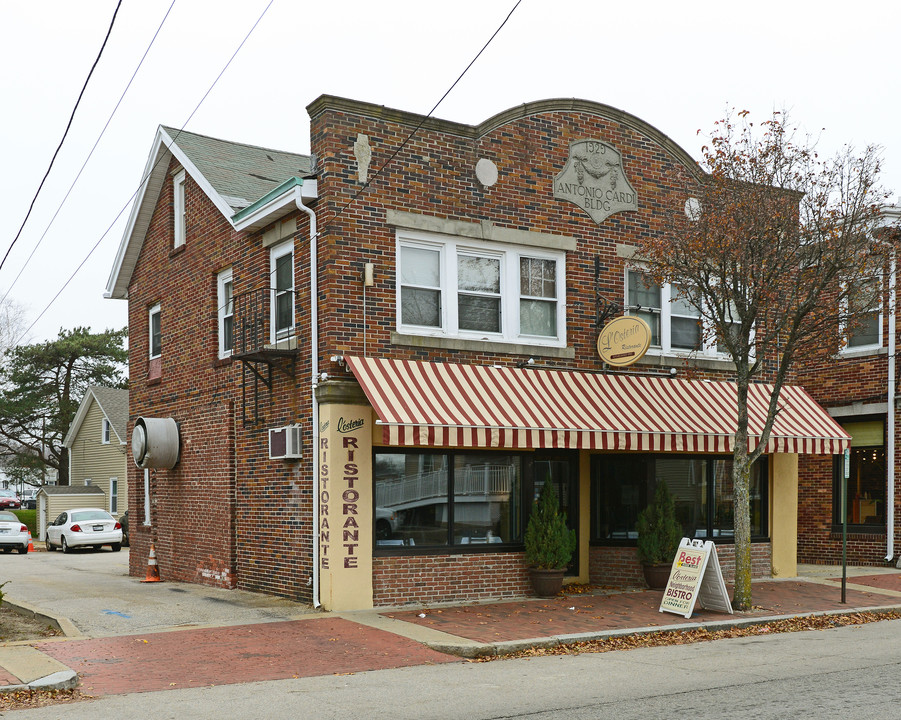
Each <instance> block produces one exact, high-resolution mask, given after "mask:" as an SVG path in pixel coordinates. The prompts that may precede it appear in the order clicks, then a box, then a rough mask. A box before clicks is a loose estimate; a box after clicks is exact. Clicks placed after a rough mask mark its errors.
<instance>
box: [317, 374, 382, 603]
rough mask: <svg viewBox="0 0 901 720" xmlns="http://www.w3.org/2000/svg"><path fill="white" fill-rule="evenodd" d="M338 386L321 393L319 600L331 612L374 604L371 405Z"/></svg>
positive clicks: (319, 395)
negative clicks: (351, 401) (352, 401)
mask: <svg viewBox="0 0 901 720" xmlns="http://www.w3.org/2000/svg"><path fill="white" fill-rule="evenodd" d="M340 390H341V392H335V388H323V387H321V388H320V392H319V393H318V397H319V399H320V406H319V482H318V492H319V601H320V602H321V603H322V607H323V609H325V610H333V611H334V610H359V609H363V608H371V607H372V537H373V526H372V524H373V516H374V511H373V498H372V492H373V484H372V425H373V419H372V408H370V407H369V405H368V404H365V405H363V404H356V403H354V404H350V403H348V402H346V400H352V399H353V398H352V397H350V396H349V395H348V393H346V392H344V391H345V390H346V388H340ZM342 401H345V402H342Z"/></svg>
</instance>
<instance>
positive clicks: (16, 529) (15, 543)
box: [0, 510, 31, 553]
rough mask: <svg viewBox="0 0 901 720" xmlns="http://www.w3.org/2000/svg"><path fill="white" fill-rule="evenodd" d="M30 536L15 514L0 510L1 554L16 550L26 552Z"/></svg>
mask: <svg viewBox="0 0 901 720" xmlns="http://www.w3.org/2000/svg"><path fill="white" fill-rule="evenodd" d="M30 537H31V534H30V533H29V532H28V528H27V527H26V526H25V525H24V524H23V523H22V521H21V520H19V518H17V517H16V514H15V513H11V512H9V511H8V510H0V549H2V550H3V552H10V551H12V550H18V551H19V552H20V553H27V552H28V539H29V538H30Z"/></svg>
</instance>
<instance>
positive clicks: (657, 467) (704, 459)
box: [591, 455, 767, 542]
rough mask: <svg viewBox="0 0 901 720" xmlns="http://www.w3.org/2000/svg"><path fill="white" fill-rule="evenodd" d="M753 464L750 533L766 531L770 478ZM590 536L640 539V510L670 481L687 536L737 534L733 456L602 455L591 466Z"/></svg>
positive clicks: (609, 539)
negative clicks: (766, 496)
mask: <svg viewBox="0 0 901 720" xmlns="http://www.w3.org/2000/svg"><path fill="white" fill-rule="evenodd" d="M764 467H765V463H763V462H758V463H756V464H755V465H754V467H753V468H752V473H751V483H750V496H751V535H752V536H756V537H762V536H764V535H765V534H766V531H767V524H766V517H765V508H766V498H765V490H766V478H765V473H764V472H763V470H762V468H764ZM591 474H592V477H591V538H592V541H595V542H617V541H626V542H629V541H635V540H636V539H637V537H638V533H637V531H636V523H637V520H638V514H639V513H640V512H641V511H642V510H643V509H644V508H645V507H647V505H648V503H649V502H650V501H651V500H652V498H653V497H654V491H655V490H656V488H657V483H659V482H661V481H665V482H666V484H667V487H668V488H669V490H670V492H671V493H672V494H673V499H674V501H675V505H676V518H677V519H678V521H679V522H680V524H681V525H682V533H683V535H684V536H685V537H691V538H695V539H701V540H707V539H712V540H716V539H718V538H731V537H733V535H734V521H733V517H734V513H733V505H732V502H733V500H732V459H731V458H725V457H710V456H694V457H689V456H682V455H598V456H595V457H594V458H593V462H592V470H591Z"/></svg>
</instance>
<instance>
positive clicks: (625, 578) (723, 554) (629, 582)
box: [588, 543, 773, 588]
mask: <svg viewBox="0 0 901 720" xmlns="http://www.w3.org/2000/svg"><path fill="white" fill-rule="evenodd" d="M716 554H717V559H718V560H719V563H720V568H721V569H722V571H723V578H724V579H725V580H726V582H732V581H733V580H734V579H735V546H734V545H717V546H716ZM772 560H773V552H772V546H771V545H770V544H769V543H753V544H752V545H751V576H752V577H755V578H764V577H770V576H771V575H772V574H773V571H772V565H773V562H772ZM588 571H589V578H588V580H589V582H590V583H591V584H592V585H601V586H606V587H614V588H621V587H645V581H644V574H643V573H642V569H641V563H640V562H638V556H637V554H636V550H635V548H633V547H592V548H591V549H590V551H589V557H588Z"/></svg>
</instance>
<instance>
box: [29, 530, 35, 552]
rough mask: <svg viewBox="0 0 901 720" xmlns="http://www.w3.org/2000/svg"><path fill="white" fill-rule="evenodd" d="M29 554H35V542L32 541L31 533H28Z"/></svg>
mask: <svg viewBox="0 0 901 720" xmlns="http://www.w3.org/2000/svg"><path fill="white" fill-rule="evenodd" d="M28 552H34V541H33V540H32V539H31V533H28Z"/></svg>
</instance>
